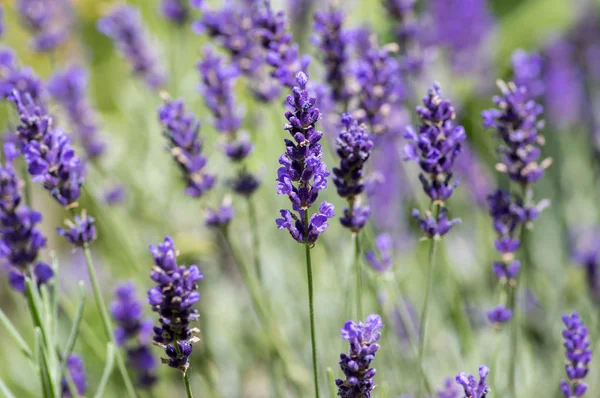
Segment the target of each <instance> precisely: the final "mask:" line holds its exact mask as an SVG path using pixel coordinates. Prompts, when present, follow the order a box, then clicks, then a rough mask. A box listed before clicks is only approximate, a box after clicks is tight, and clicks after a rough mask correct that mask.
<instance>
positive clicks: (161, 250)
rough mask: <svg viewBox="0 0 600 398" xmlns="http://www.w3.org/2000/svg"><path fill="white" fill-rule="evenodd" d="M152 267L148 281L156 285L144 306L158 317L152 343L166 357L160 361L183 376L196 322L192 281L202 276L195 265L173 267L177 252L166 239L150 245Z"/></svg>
mask: <svg viewBox="0 0 600 398" xmlns="http://www.w3.org/2000/svg"><path fill="white" fill-rule="evenodd" d="M150 252H151V253H152V256H153V257H154V265H155V266H154V268H153V270H152V272H151V273H150V278H151V279H152V280H153V281H154V282H155V283H156V286H155V287H153V288H151V289H150V290H148V303H149V304H150V306H151V307H152V311H154V312H156V313H158V314H159V319H158V320H159V324H160V325H159V326H154V329H153V331H154V344H156V345H158V346H160V347H162V348H163V349H164V350H165V353H166V354H167V357H168V358H162V362H163V363H166V364H168V365H169V366H170V367H172V368H175V369H180V370H181V371H182V372H184V373H185V371H186V370H187V368H188V366H189V364H188V358H189V357H190V355H191V353H192V344H193V343H195V342H197V341H198V338H197V337H195V336H193V333H195V332H197V329H195V328H194V329H190V328H189V325H190V322H192V321H196V320H198V317H199V314H198V310H196V309H194V308H193V305H194V304H196V303H197V302H198V300H199V299H200V293H198V291H197V290H198V285H197V284H196V282H198V281H200V280H202V278H203V277H204V276H203V275H202V273H201V272H200V269H199V268H198V266H197V265H190V266H189V267H186V266H184V265H178V264H177V251H176V249H175V246H174V245H173V240H172V239H171V238H170V237H168V236H167V237H165V240H164V242H163V243H161V244H159V245H158V246H150Z"/></svg>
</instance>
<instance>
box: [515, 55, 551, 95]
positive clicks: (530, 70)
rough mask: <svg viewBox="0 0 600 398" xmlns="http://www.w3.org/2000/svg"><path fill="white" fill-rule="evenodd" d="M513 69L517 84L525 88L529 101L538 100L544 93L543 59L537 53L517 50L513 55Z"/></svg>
mask: <svg viewBox="0 0 600 398" xmlns="http://www.w3.org/2000/svg"><path fill="white" fill-rule="evenodd" d="M512 67H513V73H514V82H515V84H516V85H517V86H519V87H525V89H526V90H527V96H528V97H529V99H536V98H538V97H539V96H540V95H542V94H543V93H544V82H543V80H542V57H541V56H540V55H539V54H538V53H537V52H534V51H532V52H527V51H525V50H522V49H518V50H515V52H513V54H512Z"/></svg>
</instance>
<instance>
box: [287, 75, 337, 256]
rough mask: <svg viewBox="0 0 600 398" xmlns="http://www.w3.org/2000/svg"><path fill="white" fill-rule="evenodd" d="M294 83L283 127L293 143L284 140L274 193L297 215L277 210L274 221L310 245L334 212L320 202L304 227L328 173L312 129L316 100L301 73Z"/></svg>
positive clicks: (317, 136)
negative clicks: (308, 212) (279, 213)
mask: <svg viewBox="0 0 600 398" xmlns="http://www.w3.org/2000/svg"><path fill="white" fill-rule="evenodd" d="M296 81H297V82H298V86H296V87H294V88H293V89H292V94H291V95H289V96H288V97H287V102H288V104H289V105H290V106H291V107H292V108H293V111H288V112H286V113H285V117H286V118H287V120H288V122H289V123H288V124H286V125H285V126H284V129H285V130H287V131H289V133H290V135H291V136H292V137H293V138H294V141H295V142H294V141H292V140H289V139H286V140H285V146H286V151H285V153H284V154H283V155H281V157H280V158H279V164H281V167H280V168H279V170H277V194H279V195H288V197H289V198H290V201H291V202H292V208H293V210H294V211H296V212H298V215H296V214H294V213H292V212H290V211H289V210H281V216H282V218H279V219H277V220H276V223H277V228H278V229H287V230H288V231H289V232H290V234H291V235H292V237H293V238H294V239H295V240H296V241H298V242H300V243H305V244H313V243H315V242H316V241H317V238H318V237H319V235H320V234H321V233H323V232H325V230H326V229H327V227H328V224H327V219H329V218H331V217H333V216H334V215H335V213H334V211H333V205H331V204H329V203H327V202H323V203H321V206H320V207H319V213H316V214H313V215H312V217H311V218H310V221H309V222H308V225H306V217H305V212H306V211H308V209H309V208H310V207H311V206H312V205H313V204H314V203H315V201H316V200H317V197H318V195H319V191H321V190H323V189H325V188H327V176H329V172H328V171H327V168H326V166H325V163H323V161H322V159H321V158H322V152H321V144H320V143H319V141H320V140H321V138H322V137H323V133H322V132H320V131H317V129H316V127H315V124H316V122H317V121H318V120H319V117H320V116H321V114H320V112H319V109H317V108H315V106H314V105H315V102H316V101H317V99H316V98H315V97H310V96H309V95H308V91H307V90H306V83H307V82H308V76H307V75H306V74H305V73H304V72H298V74H297V75H296ZM294 183H296V185H294Z"/></svg>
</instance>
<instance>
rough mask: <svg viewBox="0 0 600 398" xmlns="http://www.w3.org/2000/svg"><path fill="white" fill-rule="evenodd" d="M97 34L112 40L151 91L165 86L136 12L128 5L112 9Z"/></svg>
mask: <svg viewBox="0 0 600 398" xmlns="http://www.w3.org/2000/svg"><path fill="white" fill-rule="evenodd" d="M98 30H99V31H100V32H101V33H103V34H105V35H106V36H108V37H110V38H111V39H112V40H113V42H114V44H115V46H117V48H118V49H119V51H120V52H121V54H122V56H123V57H125V58H126V59H127V60H128V61H129V63H130V64H131V66H132V68H133V73H134V74H135V75H138V76H140V77H142V78H143V79H144V80H145V81H146V83H147V84H148V86H150V87H151V88H159V87H160V86H162V85H163V83H164V81H165V77H164V75H163V73H162V71H161V70H160V65H159V64H158V60H157V57H156V55H155V54H154V52H153V48H152V46H151V44H150V38H149V37H148V33H147V32H146V30H145V29H144V27H143V26H142V18H141V15H140V12H139V10H138V9H137V8H135V7H132V6H125V5H120V6H116V7H114V8H112V9H111V11H110V12H109V13H108V14H107V15H106V16H104V17H102V18H100V20H99V21H98Z"/></svg>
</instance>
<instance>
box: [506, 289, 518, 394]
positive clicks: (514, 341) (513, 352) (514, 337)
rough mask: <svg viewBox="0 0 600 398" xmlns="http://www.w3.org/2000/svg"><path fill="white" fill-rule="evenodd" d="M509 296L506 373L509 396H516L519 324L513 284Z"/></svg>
mask: <svg viewBox="0 0 600 398" xmlns="http://www.w3.org/2000/svg"><path fill="white" fill-rule="evenodd" d="M509 294H510V296H509V308H512V311H513V316H512V321H511V325H510V357H509V358H510V369H509V373H508V377H509V385H510V391H511V396H512V397H513V398H517V381H516V380H517V349H518V339H519V324H518V320H517V318H518V317H517V305H516V303H517V286H516V285H515V286H514V287H513V288H512V289H511V291H510V293H509Z"/></svg>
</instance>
